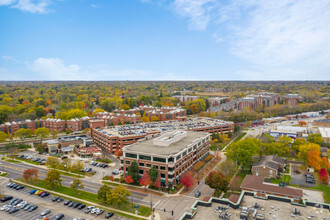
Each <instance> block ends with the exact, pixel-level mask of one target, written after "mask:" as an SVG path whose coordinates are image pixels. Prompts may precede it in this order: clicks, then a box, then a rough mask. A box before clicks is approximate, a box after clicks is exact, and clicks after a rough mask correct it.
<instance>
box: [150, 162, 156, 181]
mask: <svg viewBox="0 0 330 220" xmlns="http://www.w3.org/2000/svg"><path fill="white" fill-rule="evenodd" d="M149 176H150V179H151V181H152V182H153V183H154V182H155V181H156V180H157V177H158V171H157V169H156V167H155V166H153V167H152V168H151V169H150V170H149Z"/></svg>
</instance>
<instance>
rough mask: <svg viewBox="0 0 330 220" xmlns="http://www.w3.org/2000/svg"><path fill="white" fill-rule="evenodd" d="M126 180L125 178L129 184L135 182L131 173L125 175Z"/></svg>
mask: <svg viewBox="0 0 330 220" xmlns="http://www.w3.org/2000/svg"><path fill="white" fill-rule="evenodd" d="M124 180H125V183H127V184H131V183H133V182H134V180H133V178H132V176H131V175H127V176H125V179H124Z"/></svg>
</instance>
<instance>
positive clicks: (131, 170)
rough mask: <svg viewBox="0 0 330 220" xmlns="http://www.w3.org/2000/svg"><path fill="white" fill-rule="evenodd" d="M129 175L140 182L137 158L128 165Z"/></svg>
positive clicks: (136, 181)
mask: <svg viewBox="0 0 330 220" xmlns="http://www.w3.org/2000/svg"><path fill="white" fill-rule="evenodd" d="M128 175H130V176H132V179H133V180H134V182H135V183H138V182H139V167H138V165H137V163H136V161H135V160H134V161H133V162H132V163H131V165H130V166H129V167H128Z"/></svg>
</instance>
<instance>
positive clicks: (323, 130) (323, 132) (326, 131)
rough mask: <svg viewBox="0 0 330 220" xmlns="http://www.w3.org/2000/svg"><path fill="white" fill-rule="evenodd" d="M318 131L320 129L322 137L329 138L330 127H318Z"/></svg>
mask: <svg viewBox="0 0 330 220" xmlns="http://www.w3.org/2000/svg"><path fill="white" fill-rule="evenodd" d="M319 131H320V133H321V136H322V137H323V138H329V137H330V128H329V127H319Z"/></svg>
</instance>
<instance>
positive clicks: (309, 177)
mask: <svg viewBox="0 0 330 220" xmlns="http://www.w3.org/2000/svg"><path fill="white" fill-rule="evenodd" d="M305 178H306V183H312V184H315V178H314V175H313V174H310V173H306V174H305Z"/></svg>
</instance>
